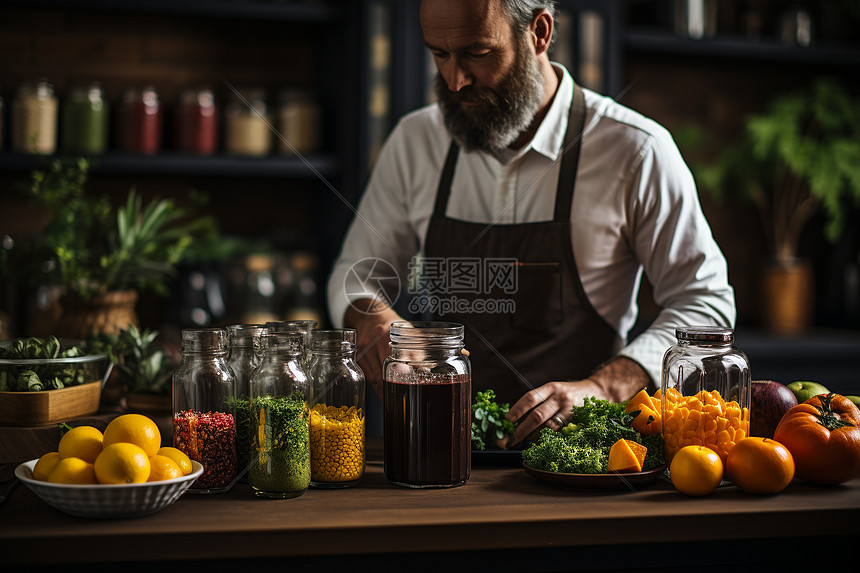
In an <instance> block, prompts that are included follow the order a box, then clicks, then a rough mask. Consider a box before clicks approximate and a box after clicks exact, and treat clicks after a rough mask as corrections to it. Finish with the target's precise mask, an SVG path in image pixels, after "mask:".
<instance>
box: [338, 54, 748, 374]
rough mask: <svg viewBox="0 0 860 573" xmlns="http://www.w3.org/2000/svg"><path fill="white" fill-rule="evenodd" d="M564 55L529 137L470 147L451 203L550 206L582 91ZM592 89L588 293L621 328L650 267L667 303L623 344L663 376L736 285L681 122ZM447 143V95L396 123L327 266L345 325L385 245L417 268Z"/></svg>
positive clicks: (466, 213)
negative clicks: (681, 345)
mask: <svg viewBox="0 0 860 573" xmlns="http://www.w3.org/2000/svg"><path fill="white" fill-rule="evenodd" d="M553 66H554V68H555V69H556V72H557V73H558V74H559V77H560V79H561V81H560V83H559V87H558V91H557V92H556V94H555V97H554V99H553V101H552V104H551V105H550V109H549V111H548V112H547V114H546V116H545V117H544V120H543V122H541V125H540V127H539V128H538V130H537V133H536V134H535V137H534V139H533V140H532V141H531V142H530V143H529V144H528V145H526V146H524V147H523V148H522V149H520V150H517V151H513V152H512V151H505V152H504V153H501V154H499V155H498V156H496V155H493V154H490V153H485V152H480V151H475V152H469V153H467V152H464V151H462V150H461V152H460V156H459V160H458V162H457V167H456V171H455V174H454V179H453V181H452V185H451V196H450V200H449V202H448V209H447V213H446V215H447V216H448V217H452V218H456V219H461V220H465V221H471V222H480V223H495V224H510V223H527V222H536V221H547V220H551V219H552V217H553V208H554V204H555V189H556V185H557V182H558V171H559V165H560V161H557V159H558V158H559V153H560V151H561V148H562V142H563V138H564V133H565V130H566V129H567V116H568V112H569V110H570V103H571V99H572V97H573V80H572V78H571V76H570V74H569V73H568V72H567V70H566V69H564V68H563V67H562V66H560V65H558V64H553ZM584 92H585V105H586V123H585V125H586V127H585V131H584V134H583V138H582V148H581V152H580V158H579V168H578V172H577V175H576V184H575V192H574V198H573V207H572V209H571V213H570V219H571V241H572V244H573V251H574V256H575V258H576V264H577V269H578V270H579V275H580V277H581V280H582V283H583V286H584V288H585V293H586V295H587V296H588V299H589V301H590V302H591V304H592V305H593V306H594V308H595V309H596V311H597V312H598V313H599V314H600V315H601V316H602V317H603V318H604V319H605V320H606V321H607V323H609V324H610V325H611V326H612V327H613V328H615V329H616V330H617V332H618V333H619V335H620V336H621V337H622V339H623V340H626V338H627V333H628V332H629V330H630V329H631V328H632V327H633V325H634V323H635V322H636V318H637V314H638V306H637V304H636V299H637V293H638V291H639V285H640V281H641V278H642V273H643V271H644V273H645V276H646V277H647V279H648V280H649V281H650V283H651V285H652V287H653V296H654V300H655V302H656V303H657V304H658V305H659V306H660V307H661V311H660V313H659V315H658V316H657V318H656V319H655V320H654V322H653V323H652V324H651V325H650V326H649V327H648V328H647V330H645V331H644V332H643V333H642V334H640V335H639V336H638V337H636V339H634V340H632V341H630V342H629V343H627V344H626V346H625V347H624V348H623V349H622V350H621V352H620V354H621V355H623V356H627V357H629V358H631V359H633V360H635V361H637V362H638V363H639V364H640V365H642V366H643V367H644V368H645V370H646V371H647V372H648V373H649V374H650V376H651V378H652V380H653V381H654V382H655V384H658V385H659V383H660V371H661V362H662V357H663V354H664V352H665V351H666V350H667V349H668V348H669V347H670V346H672V345H673V344H675V328H676V327H678V326H684V325H721V326H732V325H733V324H734V321H735V318H736V316H735V315H736V310H735V300H734V290H733V289H732V287H731V286H730V285H729V282H728V270H727V266H726V261H725V258H724V257H723V255H722V253H721V251H720V249H719V247H718V246H717V244H716V242H715V241H714V239H713V236H712V234H711V230H710V227H709V226H708V223H707V221H706V220H705V217H704V215H703V213H702V210H701V205H700V203H699V198H698V194H697V192H696V186H695V183H694V181H693V177H692V174H691V173H690V171H689V169H688V168H687V166H686V164H685V163H684V161H683V159H682V158H681V155H680V153H679V151H678V148H677V146H676V145H675V143H674V141H673V140H672V137H671V135H670V134H669V133H668V132H667V131H666V130H665V129H664V128H663V127H661V126H660V125H658V124H657V123H655V122H654V121H652V120H650V119H648V118H646V117H644V116H642V115H640V114H638V113H636V112H634V111H632V110H630V109H628V108H626V107H624V106H622V105H620V104H618V103H616V102H614V101H613V100H612V99H610V98H607V97H604V96H601V95H599V94H597V93H594V92H592V91H589V90H584ZM450 143H451V136H450V135H449V133H448V132H447V130H446V129H445V126H444V122H443V119H442V114H441V111H440V109H439V107H438V106H437V105H436V104H432V105H429V106H426V107H423V108H421V109H419V110H417V111H414V112H412V113H410V114H408V115H406V116H405V117H403V118H402V119H401V120H400V121H399V123H398V124H397V126H396V127H395V128H394V130H393V131H392V133H391V135H390V136H389V138H388V140H387V141H386V143H385V145H384V147H383V149H382V151H381V153H380V155H379V158H378V160H377V163H376V165H375V167H374V170H373V173H372V175H371V178H370V181H369V183H368V186H367V188H366V190H365V192H364V195H363V196H362V198H361V200H360V202H359V205H358V216H356V217H355V218H354V220H353V222H352V223H351V225H350V227H349V229H348V231H347V234H346V237H345V240H344V243H343V247H342V250H341V253H340V256H339V258H338V259H337V261H336V262H335V264H334V267H333V269H332V272H331V275H330V277H329V281H328V285H327V295H328V305H329V313H330V315H331V319H332V321H333V322H334V323H335V325H336V326H341V325H342V322H343V317H344V313H345V311H346V309H347V307H348V305H349V301H350V300H355V299H357V298H361V297H362V293H360V292H350V293H349V294H347V293H346V292H345V291H346V290H352V291H354V290H355V289H345V288H344V284H345V283H344V280H345V278H346V276H347V274H348V273H349V272H350V269H351V268H352V267H354V266H356V265H357V264H358V267H362V265H365V266H366V265H368V264H371V261H369V260H366V259H367V258H368V257H375V258H379V259H382V260H383V261H386V262H388V263H389V264H390V265H391V266H392V267H394V269H396V270H397V272H398V274H399V278H400V280H401V282H402V283H405V281H406V280H407V279H408V270H407V269H408V263H409V261H410V259H411V258H412V257H413V256H414V255H416V254H418V253H420V252H422V251H423V248H424V240H425V237H426V234H427V228H428V225H429V222H430V217H431V215H432V212H433V206H434V200H435V198H436V190H437V186H438V184H439V179H440V176H441V172H442V166H443V164H444V161H445V156H446V153H447V151H448V147H449V145H450ZM362 260H364V262H361V263H360V261H362ZM354 270H359V274H361V272H362V271H361V270H360V269H358V268H356V269H354ZM372 294H373V291H370V290H369V291H368V292H367V293H365V296H366V295H372ZM559 359H563V357H559ZM547 382H549V381H547Z"/></svg>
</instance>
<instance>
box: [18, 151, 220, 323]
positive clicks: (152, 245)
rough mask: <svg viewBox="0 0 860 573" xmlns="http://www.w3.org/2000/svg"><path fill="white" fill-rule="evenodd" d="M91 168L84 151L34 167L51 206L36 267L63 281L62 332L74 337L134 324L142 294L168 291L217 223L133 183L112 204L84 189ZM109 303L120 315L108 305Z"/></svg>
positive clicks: (40, 196)
mask: <svg viewBox="0 0 860 573" xmlns="http://www.w3.org/2000/svg"><path fill="white" fill-rule="evenodd" d="M88 172H89V162H88V161H87V160H86V159H77V160H74V161H68V160H66V161H64V160H59V159H57V160H54V161H53V162H52V163H51V165H50V168H49V169H46V170H40V171H35V172H34V173H33V174H32V184H31V186H30V188H29V190H28V192H29V195H30V196H31V197H32V199H33V201H34V202H35V204H37V205H39V206H41V207H43V208H45V209H46V210H47V211H49V213H50V221H49V222H48V224H47V225H46V226H45V228H44V230H43V232H42V234H41V241H40V242H39V244H38V246H37V248H36V251H37V252H36V253H34V255H33V260H34V261H38V262H39V271H38V273H36V274H38V276H39V280H40V281H41V282H43V283H46V284H55V285H59V286H60V287H62V288H63V289H64V294H63V298H62V306H63V312H62V317H61V319H60V325H59V326H58V334H60V335H62V336H67V337H71V338H86V337H87V336H88V335H90V334H91V333H92V332H94V331H95V332H119V331H120V330H121V329H123V328H125V327H126V326H127V325H128V324H134V323H135V322H136V316H135V315H134V305H135V302H136V300H137V294H138V293H139V292H140V291H146V290H150V291H154V292H156V293H158V294H162V295H166V294H167V293H168V292H169V289H168V284H169V280H170V279H171V277H172V276H173V275H174V274H175V273H176V265H177V264H179V263H180V262H181V261H182V260H183V259H184V257H186V256H187V255H188V253H189V248H190V247H191V245H192V243H193V242H194V240H195V238H197V237H199V236H200V235H202V234H203V233H204V232H207V231H209V232H211V231H213V230H214V225H213V224H212V221H211V219H209V218H208V217H192V215H191V213H190V212H189V211H188V210H187V209H185V208H182V207H179V206H178V205H177V204H176V203H175V202H174V201H173V200H172V199H163V198H159V199H154V200H152V201H150V202H148V203H146V204H144V203H143V201H142V199H141V197H140V196H139V195H138V194H137V193H136V191H135V190H134V189H131V190H130V191H129V193H128V196H127V198H126V201H125V203H124V204H122V205H120V206H119V207H118V208H116V209H114V208H113V207H112V206H111V203H110V201H109V199H108V197H106V196H102V195H94V194H90V193H87V192H86V191H85V189H84V185H85V183H86V181H87V177H88ZM111 307H117V308H118V311H119V314H118V315H117V314H114V315H113V316H114V317H115V318H110V316H111V315H110V314H109V313H108V314H105V312H104V311H105V310H106V309H110V308H111ZM108 312H109V311H108Z"/></svg>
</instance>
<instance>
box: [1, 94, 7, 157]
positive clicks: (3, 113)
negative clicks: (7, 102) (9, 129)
mask: <svg viewBox="0 0 860 573" xmlns="http://www.w3.org/2000/svg"><path fill="white" fill-rule="evenodd" d="M5 128H6V108H5V106H4V101H3V94H0V151H3V146H4V145H5V143H6V142H5V141H4V140H3V130H4V129H5Z"/></svg>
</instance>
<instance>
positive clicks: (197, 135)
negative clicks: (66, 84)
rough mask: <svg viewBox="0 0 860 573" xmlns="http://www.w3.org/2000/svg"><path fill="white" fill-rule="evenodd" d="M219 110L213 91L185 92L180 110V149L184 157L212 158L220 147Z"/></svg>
mask: <svg viewBox="0 0 860 573" xmlns="http://www.w3.org/2000/svg"><path fill="white" fill-rule="evenodd" d="M217 112H218V107H217V105H216V102H215V94H214V93H213V92H212V90H211V89H209V88H206V87H204V88H200V89H193V88H188V89H184V90H182V93H180V94H179V104H178V105H177V106H176V122H175V126H174V128H175V139H176V148H177V149H178V150H179V151H181V152H183V153H191V154H196V155H211V154H212V153H215V150H216V149H217V147H218V113H217Z"/></svg>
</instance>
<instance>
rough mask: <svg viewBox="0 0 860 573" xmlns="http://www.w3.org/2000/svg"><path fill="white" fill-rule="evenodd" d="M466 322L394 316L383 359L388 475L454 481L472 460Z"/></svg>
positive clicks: (408, 482)
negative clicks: (409, 319)
mask: <svg viewBox="0 0 860 573" xmlns="http://www.w3.org/2000/svg"><path fill="white" fill-rule="evenodd" d="M463 332H464V328H463V325H462V324H457V323H453V322H412V323H410V322H394V323H392V324H391V354H390V355H389V356H388V358H386V359H385V363H384V364H383V383H382V389H383V435H384V445H385V451H384V464H385V465H384V468H385V477H386V478H387V479H388V481H389V482H391V483H393V484H395V485H401V486H406V487H414V488H424V487H452V486H457V485H462V484H464V483H466V482H467V481H468V480H469V474H470V472H471V466H472V463H471V462H472V458H471V455H472V443H471V419H472V416H471V414H472V413H471V392H472V370H471V364H470V363H469V359H468V358H467V357H466V356H465V355H464V354H463V353H462V352H461V351H462V349H463Z"/></svg>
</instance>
